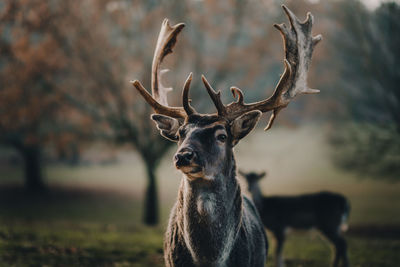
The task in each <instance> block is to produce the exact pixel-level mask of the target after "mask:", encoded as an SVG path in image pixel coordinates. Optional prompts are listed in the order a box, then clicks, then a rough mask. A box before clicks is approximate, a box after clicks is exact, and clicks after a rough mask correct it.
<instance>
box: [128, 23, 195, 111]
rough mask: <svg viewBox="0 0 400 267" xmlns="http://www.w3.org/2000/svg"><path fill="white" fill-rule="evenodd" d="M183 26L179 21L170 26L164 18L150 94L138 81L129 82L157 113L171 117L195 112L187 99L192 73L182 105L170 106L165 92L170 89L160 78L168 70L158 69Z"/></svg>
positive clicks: (153, 66)
mask: <svg viewBox="0 0 400 267" xmlns="http://www.w3.org/2000/svg"><path fill="white" fill-rule="evenodd" d="M183 27H185V24H183V23H179V24H176V25H174V26H173V27H171V26H170V25H169V21H168V19H164V21H163V23H162V26H161V30H160V34H159V35H158V39H157V45H156V49H155V51H154V57H153V64H152V68H151V91H152V95H150V94H149V93H148V91H147V90H146V89H145V88H144V87H143V85H142V84H141V83H140V82H139V81H138V80H135V81H132V82H131V83H132V84H133V86H135V88H136V89H137V90H138V91H139V93H140V94H141V95H142V96H143V98H144V99H145V100H146V102H147V103H148V104H149V105H150V106H151V107H152V108H153V110H154V112H155V113H157V114H163V115H167V116H170V117H173V118H178V119H179V118H185V117H187V116H188V115H190V114H193V113H195V110H194V109H193V107H191V106H190V103H189V102H190V101H189V97H188V95H189V87H190V82H191V81H192V74H190V75H189V77H188V79H187V80H186V82H185V85H184V90H183V95H182V99H183V107H170V106H168V100H167V93H168V92H169V91H171V90H172V88H168V87H165V86H163V85H162V83H161V78H162V75H163V74H164V73H166V72H167V71H168V70H167V69H164V70H160V66H161V63H162V61H163V59H164V58H165V56H167V55H168V54H170V53H172V48H173V47H174V46H175V44H176V38H177V36H178V34H179V33H180V32H181V30H182V29H183Z"/></svg>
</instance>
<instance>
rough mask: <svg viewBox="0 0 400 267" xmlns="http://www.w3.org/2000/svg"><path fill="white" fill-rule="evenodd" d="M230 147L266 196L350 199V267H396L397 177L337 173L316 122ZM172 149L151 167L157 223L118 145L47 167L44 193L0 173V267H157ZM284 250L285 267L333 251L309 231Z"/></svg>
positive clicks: (136, 163)
mask: <svg viewBox="0 0 400 267" xmlns="http://www.w3.org/2000/svg"><path fill="white" fill-rule="evenodd" d="M235 150H236V152H235V154H236V159H237V162H238V166H239V167H240V168H242V169H244V170H245V171H249V170H259V171H261V170H267V171H268V177H267V178H266V179H264V180H262V181H261V186H262V190H263V192H264V194H268V195H273V194H285V195H292V194H299V193H306V192H315V191H319V190H332V191H337V192H341V193H343V194H345V195H346V196H347V197H348V198H349V199H350V200H351V204H352V210H351V216H350V230H349V232H348V234H347V238H348V241H349V251H350V260H351V263H352V266H397V265H398V263H399V262H400V257H399V255H400V254H399V253H398V251H400V230H399V229H400V214H399V212H398V211H399V210H400V183H394V184H393V183H392V184H388V183H386V182H382V181H380V180H379V179H375V180H371V179H362V178H360V177H357V176H355V175H353V174H351V173H346V172H343V171H341V170H338V169H336V168H335V167H334V166H333V165H332V163H331V162H330V159H329V153H330V150H329V147H328V146H327V145H326V144H325V141H324V138H323V134H322V131H321V129H320V128H318V127H304V128H300V129H292V130H288V129H281V128H276V129H273V130H271V131H270V132H267V133H264V132H262V131H258V132H255V133H252V134H251V135H250V136H249V137H248V138H247V139H246V140H245V141H244V142H243V143H240V144H239V145H238V146H237V147H236V148H235ZM98 152H99V151H97V153H98ZM90 153H92V154H96V151H95V152H94V153H93V152H90ZM90 153H88V154H90ZM172 154H173V150H171V152H170V153H169V155H167V157H166V158H165V159H164V161H163V162H162V165H161V167H160V168H159V170H158V190H159V196H160V210H161V223H160V225H159V226H157V227H155V228H150V227H145V226H143V225H142V224H141V217H142V214H143V210H142V199H143V192H144V189H145V185H146V178H145V171H144V168H143V166H142V162H141V161H140V158H139V157H138V156H137V155H136V154H135V153H133V152H130V151H123V152H122V153H120V154H119V156H118V159H119V160H118V162H117V163H116V164H111V165H104V166H100V165H92V166H79V167H75V168H71V167H67V166H48V168H46V177H47V182H48V184H50V185H51V190H50V192H49V193H48V194H45V195H42V196H29V195H26V193H25V192H24V191H23V190H22V188H21V187H20V186H18V185H22V178H21V177H22V173H21V170H20V169H15V168H11V167H6V168H3V169H1V171H0V266H163V261H162V239H163V232H164V230H165V228H166V222H167V218H168V214H169V211H170V209H171V207H172V205H173V203H174V201H175V199H176V195H177V190H178V185H179V182H180V179H181V178H180V177H181V175H180V174H179V172H178V171H176V170H175V169H174V167H173V166H172V164H171V162H172V160H171V159H172ZM10 182H12V184H13V185H11V186H10V185H9V184H10ZM7 185H8V186H7ZM270 240H271V242H270V243H271V249H270V256H269V258H270V261H269V263H268V266H273V265H272V254H273V253H272V251H273V247H274V241H273V239H272V238H270ZM284 252H285V253H284V255H285V258H286V260H287V266H289V267H290V266H328V264H329V262H330V257H331V256H330V254H331V252H330V246H329V244H328V243H327V242H326V241H325V240H323V239H322V238H321V237H320V236H319V235H318V234H316V232H313V231H311V232H301V233H299V232H293V233H290V234H289V235H288V240H287V242H286V244H285V251H284Z"/></svg>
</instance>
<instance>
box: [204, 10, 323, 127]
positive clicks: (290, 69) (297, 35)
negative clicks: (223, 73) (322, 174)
mask: <svg viewBox="0 0 400 267" xmlns="http://www.w3.org/2000/svg"><path fill="white" fill-rule="evenodd" d="M282 8H283V10H284V11H285V13H286V15H287V17H288V19H289V22H290V28H288V27H287V26H286V25H285V24H283V23H282V24H275V25H274V26H275V28H277V29H278V30H279V31H280V32H281V34H282V37H283V42H284V48H285V59H284V65H285V70H284V72H283V74H282V76H281V78H280V80H279V83H278V85H277V86H276V88H275V91H274V93H273V94H272V96H271V97H269V98H268V99H265V100H263V101H259V102H255V103H249V104H245V103H244V102H243V93H242V91H241V90H240V89H239V88H236V87H232V88H231V92H232V94H233V96H234V97H236V95H238V100H237V101H236V102H232V103H230V104H228V105H226V106H224V105H223V104H222V102H221V97H220V92H218V93H217V92H215V91H214V90H213V89H212V87H211V86H210V84H209V83H208V82H207V80H206V79H205V78H204V77H203V82H204V85H205V87H206V89H207V92H208V93H209V95H210V97H211V99H212V100H213V102H214V104H215V106H216V108H217V110H218V115H220V116H224V117H226V118H227V119H228V120H233V119H235V118H237V117H239V116H240V115H242V114H244V113H246V112H249V111H252V110H259V111H261V112H268V111H271V110H272V115H271V117H270V119H269V122H268V125H267V127H266V128H265V130H268V129H269V128H271V126H272V124H273V122H274V119H275V118H276V115H277V114H278V112H279V111H280V110H281V109H282V108H285V107H286V106H287V105H288V104H289V102H290V101H291V100H292V99H293V98H294V97H296V96H297V95H300V94H315V93H318V92H319V90H316V89H311V88H309V87H308V86H307V74H308V68H309V65H310V63H311V56H312V53H313V50H314V47H315V45H316V44H317V43H318V42H319V41H321V40H322V36H321V35H317V36H315V37H313V36H312V35H311V29H312V25H313V16H312V15H311V13H307V19H306V20H305V21H304V22H300V21H299V19H298V18H297V17H296V15H294V14H293V12H292V11H290V10H289V9H288V8H287V7H286V6H284V5H282Z"/></svg>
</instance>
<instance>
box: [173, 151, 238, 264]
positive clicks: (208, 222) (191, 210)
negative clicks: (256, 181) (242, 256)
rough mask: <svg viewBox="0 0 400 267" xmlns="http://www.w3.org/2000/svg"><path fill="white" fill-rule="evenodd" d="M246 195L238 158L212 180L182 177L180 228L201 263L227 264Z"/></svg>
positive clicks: (196, 259) (191, 250) (193, 255)
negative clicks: (241, 184) (238, 176)
mask: <svg viewBox="0 0 400 267" xmlns="http://www.w3.org/2000/svg"><path fill="white" fill-rule="evenodd" d="M241 212H242V198H241V191H240V187H239V184H238V182H237V180H236V166H235V160H234V158H233V156H232V160H231V164H230V166H228V168H225V171H224V170H222V172H221V173H219V174H218V175H217V176H216V177H213V178H212V179H211V180H208V179H207V180H206V179H202V178H200V179H197V180H194V181H190V180H189V179H186V177H184V179H183V180H182V183H181V188H180V191H179V197H178V205H177V216H178V217H180V219H178V221H180V222H181V225H180V231H182V235H183V238H184V241H185V243H186V245H187V247H188V249H189V252H190V254H191V255H192V257H193V259H194V262H195V264H196V265H199V266H203V265H204V266H206V265H208V266H214V265H217V266H224V265H225V264H224V262H225V261H226V260H227V259H228V257H229V255H230V252H231V250H232V249H233V246H234V243H235V242H234V240H235V239H236V236H237V234H238V231H239V228H240V223H241V216H242V214H241Z"/></svg>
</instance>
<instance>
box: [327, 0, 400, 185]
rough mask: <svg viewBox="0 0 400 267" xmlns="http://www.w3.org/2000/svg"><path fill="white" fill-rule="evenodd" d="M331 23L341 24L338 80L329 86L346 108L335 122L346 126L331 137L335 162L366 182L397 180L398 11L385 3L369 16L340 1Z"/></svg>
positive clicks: (335, 55) (399, 145)
mask: <svg viewBox="0 0 400 267" xmlns="http://www.w3.org/2000/svg"><path fill="white" fill-rule="evenodd" d="M333 17H334V18H335V20H336V21H338V22H339V23H340V24H341V27H340V28H339V30H338V31H337V32H336V36H335V39H334V41H335V42H334V47H333V52H334V53H332V62H336V63H337V65H338V66H339V70H340V74H339V75H340V76H339V77H341V79H337V80H336V81H337V82H336V83H334V84H333V85H332V86H333V87H335V92H336V94H337V96H338V97H339V99H340V102H341V103H342V104H343V107H344V108H345V113H343V116H340V117H337V119H339V120H340V121H341V123H343V120H344V121H347V123H346V124H338V127H337V128H336V129H335V131H334V132H333V134H332V135H331V142H332V144H333V146H334V147H335V149H336V153H335V161H336V162H337V163H338V164H339V165H340V166H342V167H344V168H347V169H351V170H356V171H358V172H360V173H362V174H365V175H367V176H368V177H376V178H387V179H398V178H399V177H400V165H399V162H400V87H399V83H400V68H399V64H400V49H399V47H400V21H399V19H398V18H399V17H400V6H399V5H398V4H397V3H395V2H393V3H383V4H382V5H381V6H380V7H379V8H377V9H376V10H374V11H369V10H367V9H366V8H365V7H364V6H363V5H362V4H361V3H360V2H358V1H354V0H353V1H343V2H342V3H341V4H340V5H338V6H337V8H336V9H335V10H334V14H333ZM336 116H337V114H336ZM340 125H342V126H340ZM343 125H345V126H343Z"/></svg>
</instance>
